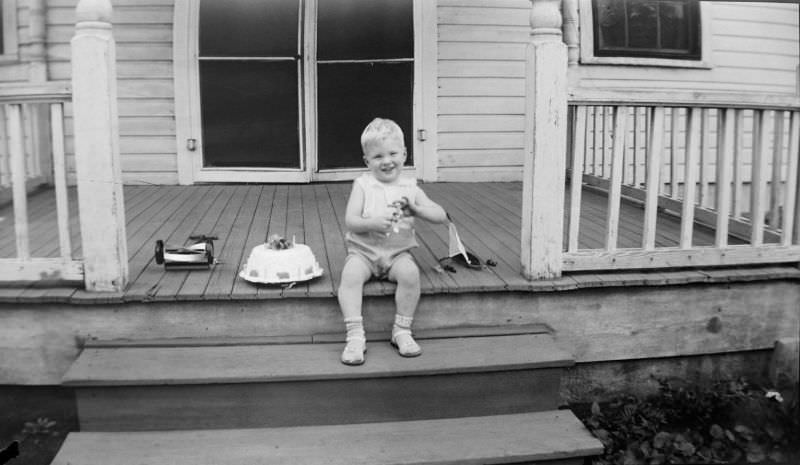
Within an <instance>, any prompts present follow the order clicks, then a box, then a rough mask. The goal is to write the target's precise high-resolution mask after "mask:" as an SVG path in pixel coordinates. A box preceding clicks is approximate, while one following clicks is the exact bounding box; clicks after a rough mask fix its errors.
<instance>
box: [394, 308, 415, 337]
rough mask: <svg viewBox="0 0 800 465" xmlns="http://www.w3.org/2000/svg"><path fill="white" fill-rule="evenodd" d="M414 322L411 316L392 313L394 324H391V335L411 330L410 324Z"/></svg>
mask: <svg viewBox="0 0 800 465" xmlns="http://www.w3.org/2000/svg"><path fill="white" fill-rule="evenodd" d="M413 322H414V317H413V316H403V315H400V314H399V313H396V314H395V315H394V326H392V337H394V336H396V335H397V334H398V333H405V332H409V333H410V332H411V324H412V323H413Z"/></svg>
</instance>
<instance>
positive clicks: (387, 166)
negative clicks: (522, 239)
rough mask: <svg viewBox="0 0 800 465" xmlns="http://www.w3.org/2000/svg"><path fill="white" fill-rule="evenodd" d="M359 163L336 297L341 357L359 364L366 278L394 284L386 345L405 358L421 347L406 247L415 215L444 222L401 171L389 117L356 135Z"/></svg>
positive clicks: (401, 154)
mask: <svg viewBox="0 0 800 465" xmlns="http://www.w3.org/2000/svg"><path fill="white" fill-rule="evenodd" d="M361 147H362V150H363V152H364V163H366V165H367V168H368V169H369V171H368V172H367V173H364V174H363V175H361V176H360V177H359V178H358V179H356V180H355V182H353V189H352V191H351V192H350V198H349V199H348V201H347V211H346V215H345V224H346V226H347V234H346V236H345V240H346V242H347V252H348V254H347V258H346V259H345V264H344V269H343V270H342V281H341V284H340V286H339V292H338V299H339V306H340V307H341V310H342V316H343V317H344V322H345V326H346V328H347V337H346V341H347V343H346V345H345V348H344V351H343V352H342V357H341V361H342V363H344V364H346V365H361V364H362V363H364V360H365V359H364V353H365V352H366V336H365V333H364V325H363V318H362V316H361V303H362V300H363V290H364V283H365V282H367V281H368V280H369V279H370V278H378V279H388V280H389V281H393V282H395V283H397V290H396V292H395V304H396V306H397V310H396V314H395V318H394V325H393V327H392V338H391V343H392V345H393V346H395V347H396V348H397V350H398V353H399V354H400V355H401V356H404V357H416V356H418V355H420V354H421V353H422V349H421V348H420V347H419V345H418V344H417V343H416V341H414V338H413V337H412V334H411V324H412V322H413V320H414V313H415V312H416V309H417V303H418V302H419V296H420V281H419V268H418V267H417V264H416V262H415V261H414V258H413V257H412V256H411V254H410V253H409V250H411V249H413V248H414V247H417V241H416V234H415V232H414V218H422V219H424V220H427V221H430V222H433V223H444V222H446V221H447V214H446V213H445V211H444V209H443V208H442V207H441V206H439V205H438V204H436V203H435V202H433V201H432V200H430V199H429V198H428V196H427V195H425V193H424V192H423V191H422V189H420V188H419V187H418V186H417V182H416V179H414V178H409V177H405V176H403V175H402V171H403V165H404V163H405V161H406V147H405V143H404V141H403V131H402V130H401V129H400V127H399V126H398V125H397V123H395V122H394V121H392V120H388V119H381V118H376V119H374V120H373V121H372V122H370V123H369V124H368V125H367V127H366V128H365V129H364V132H363V133H362V134H361Z"/></svg>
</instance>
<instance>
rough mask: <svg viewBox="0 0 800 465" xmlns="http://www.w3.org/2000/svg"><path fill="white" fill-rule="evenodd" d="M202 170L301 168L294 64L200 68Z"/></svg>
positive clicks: (217, 64)
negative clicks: (247, 167)
mask: <svg viewBox="0 0 800 465" xmlns="http://www.w3.org/2000/svg"><path fill="white" fill-rule="evenodd" d="M200 93H201V96H200V98H201V100H202V102H203V105H202V118H203V160H204V166H217V167H233V166H256V167H275V168H299V167H300V161H299V160H300V158H299V157H300V143H299V139H298V138H299V127H298V100H297V98H298V97H297V63H295V62H259V61H202V62H200Z"/></svg>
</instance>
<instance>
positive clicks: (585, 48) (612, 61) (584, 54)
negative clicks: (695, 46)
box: [578, 0, 713, 69]
mask: <svg viewBox="0 0 800 465" xmlns="http://www.w3.org/2000/svg"><path fill="white" fill-rule="evenodd" d="M578 11H579V14H578V16H579V22H580V63H581V64H582V65H629V66H660V67H669V68H700V69H711V68H712V67H713V66H712V61H711V19H712V16H713V5H712V4H711V3H709V2H700V60H684V59H680V58H645V57H605V56H596V55H595V54H594V14H593V9H592V0H579V5H578Z"/></svg>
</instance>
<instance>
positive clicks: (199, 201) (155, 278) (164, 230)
mask: <svg viewBox="0 0 800 465" xmlns="http://www.w3.org/2000/svg"><path fill="white" fill-rule="evenodd" d="M220 193H221V188H214V189H202V188H201V189H197V190H195V191H194V195H193V196H192V198H191V199H189V200H188V201H187V203H185V204H183V205H182V206H181V208H180V210H178V211H176V212H175V213H174V214H173V215H172V216H171V217H170V218H169V219H168V220H167V221H166V222H165V223H164V224H163V225H162V227H161V228H159V230H158V231H157V232H156V233H154V235H153V239H150V242H151V244H153V245H151V247H153V249H148V247H147V244H141V247H140V250H139V252H137V254H138V257H139V260H138V261H137V262H136V263H137V265H143V266H144V267H145V268H144V270H142V272H140V273H139V274H138V275H137V277H136V281H134V282H132V284H131V285H130V286H129V290H128V292H129V293H130V294H131V295H137V294H141V293H146V298H147V299H155V298H156V295H157V294H158V293H159V291H160V290H161V289H162V287H166V288H171V289H177V286H178V284H171V283H174V282H179V283H182V282H183V280H184V279H185V278H186V273H185V272H183V271H170V272H167V271H166V269H165V268H164V265H158V264H157V263H155V258H154V244H155V240H162V241H164V244H165V245H183V244H184V243H185V242H186V240H187V238H188V236H189V235H191V234H192V233H194V232H196V231H195V230H194V228H195V227H196V225H197V223H198V221H199V218H202V216H203V215H204V214H205V212H206V211H207V209H208V208H209V206H210V205H211V204H212V203H213V202H214V200H215V199H216V198H217V197H218V196H219V194H220ZM140 237H142V238H144V236H140ZM148 254H149V255H148ZM132 263H133V261H132ZM173 294H174V293H173ZM162 295H163V291H162ZM173 298H174V297H173Z"/></svg>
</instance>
